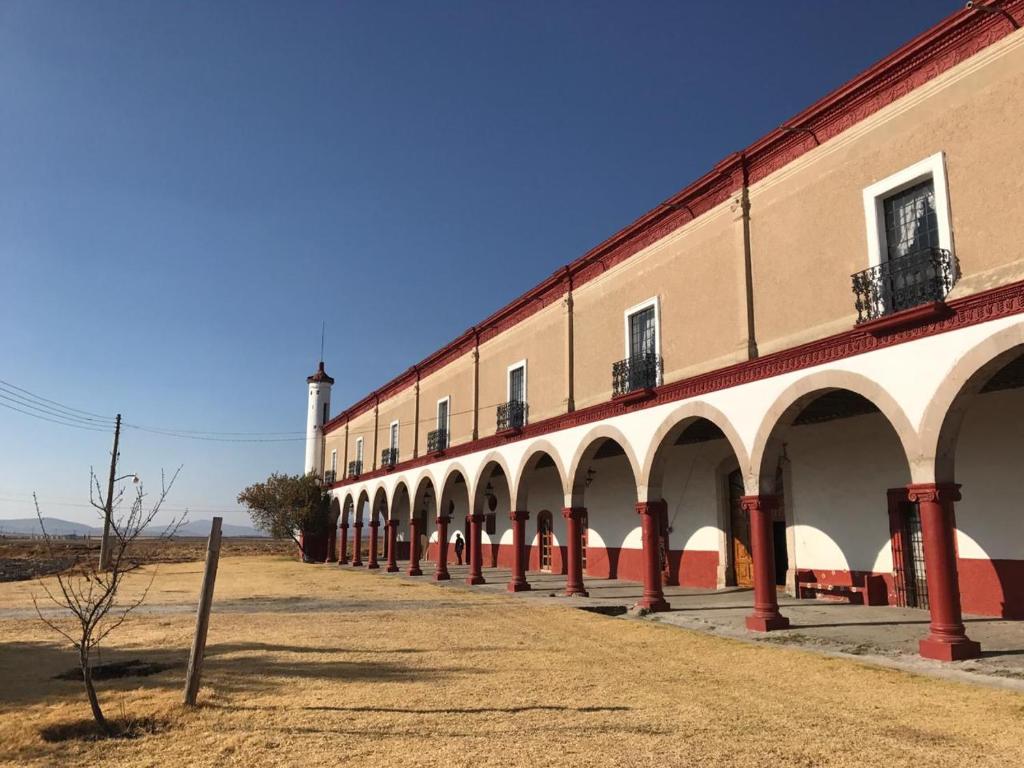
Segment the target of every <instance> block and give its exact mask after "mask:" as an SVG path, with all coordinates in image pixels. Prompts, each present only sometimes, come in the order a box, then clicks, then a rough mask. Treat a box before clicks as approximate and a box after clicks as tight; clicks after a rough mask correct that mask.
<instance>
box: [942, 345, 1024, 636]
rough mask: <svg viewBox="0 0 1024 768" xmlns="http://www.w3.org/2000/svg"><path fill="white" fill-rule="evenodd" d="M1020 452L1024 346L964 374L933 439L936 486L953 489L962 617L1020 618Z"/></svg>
mask: <svg viewBox="0 0 1024 768" xmlns="http://www.w3.org/2000/svg"><path fill="white" fill-rule="evenodd" d="M1022 445H1024V344H1018V345H1014V346H1012V347H1010V348H1009V349H1006V350H1005V351H1003V352H1001V353H999V354H996V355H995V356H994V357H992V358H991V359H989V360H988V361H987V362H985V363H984V364H982V365H981V366H980V367H978V368H977V370H976V371H975V372H974V373H973V374H972V375H970V376H969V377H968V378H967V380H966V382H965V384H964V385H963V386H962V387H961V389H960V391H959V392H958V393H957V395H956V397H955V398H954V400H953V402H952V403H951V405H950V407H949V409H948V411H947V413H946V416H945V419H944V420H943V428H942V431H941V433H940V438H939V459H938V462H937V467H936V469H937V473H938V476H937V478H936V479H937V480H939V481H940V482H942V481H946V482H956V483H959V484H960V486H961V491H960V493H961V498H960V500H959V501H958V502H957V503H956V507H955V510H956V511H955V519H956V563H957V571H958V580H959V586H960V600H961V604H962V608H963V610H964V611H965V612H967V613H979V614H984V615H988V616H999V617H1002V618H1007V619H1024V507H1022V504H1021V502H1020V500H1019V499H1020V495H1019V493H1017V491H1016V488H1015V483H1016V478H1017V473H1018V472H1020V468H1021V446H1022Z"/></svg>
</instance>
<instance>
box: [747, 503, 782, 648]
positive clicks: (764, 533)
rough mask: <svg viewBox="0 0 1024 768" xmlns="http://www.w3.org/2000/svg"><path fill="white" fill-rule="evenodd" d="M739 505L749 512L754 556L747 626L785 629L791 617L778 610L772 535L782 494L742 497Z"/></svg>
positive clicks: (762, 630)
mask: <svg viewBox="0 0 1024 768" xmlns="http://www.w3.org/2000/svg"><path fill="white" fill-rule="evenodd" d="M740 504H741V505H742V507H743V510H744V511H745V512H746V513H747V514H749V515H750V548H751V555H752V556H753V559H754V612H753V613H752V614H750V615H749V616H747V629H753V630H756V631H758V632H768V631H770V630H773V629H785V628H786V627H788V626H789V619H787V618H786V617H785V616H783V615H782V614H781V613H779V598H778V595H777V594H776V590H775V542H774V537H773V536H772V510H773V509H776V508H777V507H778V506H779V497H778V496H766V495H762V496H742V497H740Z"/></svg>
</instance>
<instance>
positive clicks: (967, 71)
mask: <svg viewBox="0 0 1024 768" xmlns="http://www.w3.org/2000/svg"><path fill="white" fill-rule="evenodd" d="M1022 35H1024V33H1018V34H1017V35H1015V36H1013V37H1012V38H1011V39H1010V40H1009V42H1010V43H1012V45H1007V44H1006V43H1004V44H1000V45H997V46H993V48H992V49H990V50H989V51H987V52H985V53H983V54H981V55H980V56H977V57H975V58H974V59H971V60H969V61H967V62H965V63H964V64H961V65H960V66H959V67H957V68H955V69H953V70H951V71H949V72H947V73H946V74H944V75H942V76H940V77H939V78H937V79H936V81H933V82H932V83H930V84H929V85H926V86H924V87H922V88H919V89H918V90H916V91H914V92H913V93H911V94H909V95H908V96H905V97H904V98H903V99H901V100H899V101H898V102H896V103H894V104H892V105H890V106H889V107H887V108H885V109H883V110H881V111H880V112H879V113H877V114H876V115H874V116H872V117H871V118H869V119H867V120H865V121H864V122H862V123H860V124H858V125H856V126H854V127H853V128H851V129H850V130H849V131H847V132H846V133H844V134H843V135H841V136H839V137H837V138H836V139H834V140H832V141H830V142H828V143H826V144H824V145H823V146H821V147H820V148H818V149H816V150H814V151H812V152H810V153H808V154H807V155H805V156H804V157H802V158H800V159H799V160H797V161H795V162H793V163H791V164H790V165H789V166H787V167H785V168H783V169H781V170H780V171H778V172H777V173H775V174H773V175H772V176H771V177H769V178H768V179H765V180H764V181H763V182H760V183H758V184H756V185H754V186H753V187H751V191H750V198H751V249H752V254H753V280H754V308H755V321H756V329H757V337H758V343H759V347H760V352H761V353H762V354H764V353H766V352H771V351H775V350H778V349H783V348H787V347H790V346H793V345H795V344H799V343H802V342H805V341H809V340H811V339H815V338H820V337H822V336H826V335H829V334H832V333H836V332H838V331H842V330H847V329H849V328H850V327H852V325H853V323H854V321H855V319H856V310H855V308H854V298H853V294H852V292H851V287H850V275H851V274H852V273H854V272H858V271H860V270H862V269H866V268H867V267H868V256H867V234H866V225H865V214H864V204H863V190H864V188H865V187H868V186H870V185H871V184H873V183H874V182H876V181H879V180H881V179H884V178H886V177H888V176H891V175H892V174H894V173H896V172H898V171H900V170H902V169H904V168H906V167H908V166H910V165H913V164H914V163H917V162H919V161H921V160H924V159H925V158H927V157H929V156H930V155H933V154H935V153H937V152H944V153H945V155H946V168H947V176H948V183H949V200H950V209H951V215H952V228H953V243H954V246H955V252H956V254H957V256H958V257H959V259H960V265H961V269H962V271H963V285H962V286H960V287H959V289H958V293H965V292H972V291H973V290H977V289H978V288H982V287H989V286H990V285H991V284H993V283H994V282H1006V277H1007V265H1009V264H1010V263H1011V262H1013V261H1015V260H1017V259H1019V258H1020V257H1021V255H1022V250H1021V248H1020V243H1019V236H1018V233H1017V231H1016V229H1017V228H1016V227H1014V226H1012V224H1011V222H1020V221H1024V162H1022V159H1021V158H1022V155H1021V152H1020V147H1021V143H1022V139H1024V127H1022V123H1021V115H1024V44H1022V43H1024V37H1022ZM1017 264H1018V268H1017V269H1016V270H1013V268H1012V266H1011V267H1010V272H1014V271H1015V272H1016V275H1017V277H1016V278H1011V279H1020V277H1024V273H1022V271H1021V270H1020V269H1019V264H1020V262H1019V261H1018V262H1017ZM993 270H997V271H998V275H993V274H991V272H992V271H993Z"/></svg>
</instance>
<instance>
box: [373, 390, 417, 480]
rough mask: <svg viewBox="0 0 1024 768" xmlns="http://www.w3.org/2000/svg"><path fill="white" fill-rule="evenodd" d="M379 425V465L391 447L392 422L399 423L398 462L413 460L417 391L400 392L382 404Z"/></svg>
mask: <svg viewBox="0 0 1024 768" xmlns="http://www.w3.org/2000/svg"><path fill="white" fill-rule="evenodd" d="M379 414H380V415H379V419H378V425H377V464H378V466H379V465H380V454H381V451H383V450H384V449H385V448H390V447H391V422H392V421H395V420H396V419H397V421H398V460H399V461H405V460H407V459H411V458H412V454H413V450H412V448H413V440H414V435H415V431H416V430H415V420H416V390H415V388H414V387H409V388H408V389H405V390H403V391H402V392H399V393H398V394H397V395H395V396H394V397H392V398H389V399H387V400H384V401H382V402H381V404H380V411H379Z"/></svg>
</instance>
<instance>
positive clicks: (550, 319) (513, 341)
mask: <svg viewBox="0 0 1024 768" xmlns="http://www.w3.org/2000/svg"><path fill="white" fill-rule="evenodd" d="M565 329H566V309H565V303H564V302H562V301H558V302H555V303H553V304H551V305H549V306H547V307H545V308H544V309H542V310H541V311H540V312H538V313H537V314H535V315H532V316H531V317H529V318H527V319H526V320H524V321H523V322H521V323H519V324H518V325H516V326H515V327H513V328H511V329H509V330H508V331H506V332H505V333H502V334H500V335H499V336H496V337H495V338H493V339H490V340H488V341H486V342H484V343H483V344H481V345H480V436H481V437H483V436H486V435H493V434H494V433H495V431H496V430H497V406H498V404H499V403H504V402H505V401H506V400H507V398H508V386H507V383H508V367H509V366H510V365H513V364H515V363H518V362H519V361H521V360H526V401H527V405H528V409H529V410H528V412H527V419H528V421H531V422H536V421H542V420H543V419H547V418H550V417H552V416H557V415H559V414H561V413H565V411H566V370H565V357H566V355H565V333H566V331H565Z"/></svg>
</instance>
